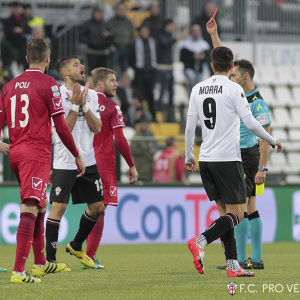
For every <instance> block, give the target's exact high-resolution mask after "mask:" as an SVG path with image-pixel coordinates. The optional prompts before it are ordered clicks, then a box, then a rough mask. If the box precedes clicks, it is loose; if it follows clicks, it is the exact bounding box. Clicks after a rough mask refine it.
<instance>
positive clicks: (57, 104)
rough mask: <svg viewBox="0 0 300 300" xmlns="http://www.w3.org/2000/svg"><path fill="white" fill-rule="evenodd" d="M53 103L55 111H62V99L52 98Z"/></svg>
mask: <svg viewBox="0 0 300 300" xmlns="http://www.w3.org/2000/svg"><path fill="white" fill-rule="evenodd" d="M52 102H53V105H54V108H55V109H61V108H62V103H61V98H60V97H57V98H52Z"/></svg>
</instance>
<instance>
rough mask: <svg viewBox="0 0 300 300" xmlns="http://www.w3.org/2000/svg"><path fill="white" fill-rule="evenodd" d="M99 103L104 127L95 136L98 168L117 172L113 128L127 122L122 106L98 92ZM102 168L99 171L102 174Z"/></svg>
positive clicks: (122, 125)
mask: <svg viewBox="0 0 300 300" xmlns="http://www.w3.org/2000/svg"><path fill="white" fill-rule="evenodd" d="M97 95H98V104H99V110H100V115H101V120H102V129H101V132H100V133H99V134H96V135H95V136H94V149H95V156H96V161H97V166H98V168H99V167H100V166H101V169H103V170H104V171H106V172H115V164H116V155H115V148H114V138H113V129H114V128H117V127H124V126H125V123H124V120H123V115H122V111H121V109H120V107H119V106H118V104H117V103H116V102H114V101H113V100H111V99H109V98H107V97H106V96H105V95H104V94H103V93H100V92H97ZM101 169H99V172H100V174H101Z"/></svg>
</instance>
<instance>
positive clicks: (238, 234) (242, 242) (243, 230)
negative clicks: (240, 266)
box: [234, 212, 249, 263]
mask: <svg viewBox="0 0 300 300" xmlns="http://www.w3.org/2000/svg"><path fill="white" fill-rule="evenodd" d="M234 233H235V238H236V249H237V260H238V261H239V262H240V263H241V262H244V261H245V260H246V257H247V240H248V235H249V220H248V215H247V213H246V212H245V213H244V219H243V220H242V221H241V222H240V224H239V225H238V226H236V227H235V228H234Z"/></svg>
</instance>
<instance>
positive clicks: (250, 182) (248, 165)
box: [241, 145, 259, 197]
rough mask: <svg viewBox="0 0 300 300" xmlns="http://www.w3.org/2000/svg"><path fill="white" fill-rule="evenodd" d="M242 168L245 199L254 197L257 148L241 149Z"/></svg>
mask: <svg viewBox="0 0 300 300" xmlns="http://www.w3.org/2000/svg"><path fill="white" fill-rule="evenodd" d="M241 154H242V161H243V167H244V172H245V181H246V189H247V197H251V196H255V188H256V184H255V175H256V173H257V169H258V164H259V151H258V146H257V145H255V146H253V147H251V148H246V149H241Z"/></svg>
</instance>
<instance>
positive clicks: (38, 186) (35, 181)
mask: <svg viewBox="0 0 300 300" xmlns="http://www.w3.org/2000/svg"><path fill="white" fill-rule="evenodd" d="M32 188H33V189H35V190H39V191H41V190H42V188H43V180H42V179H41V178H38V177H32Z"/></svg>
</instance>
